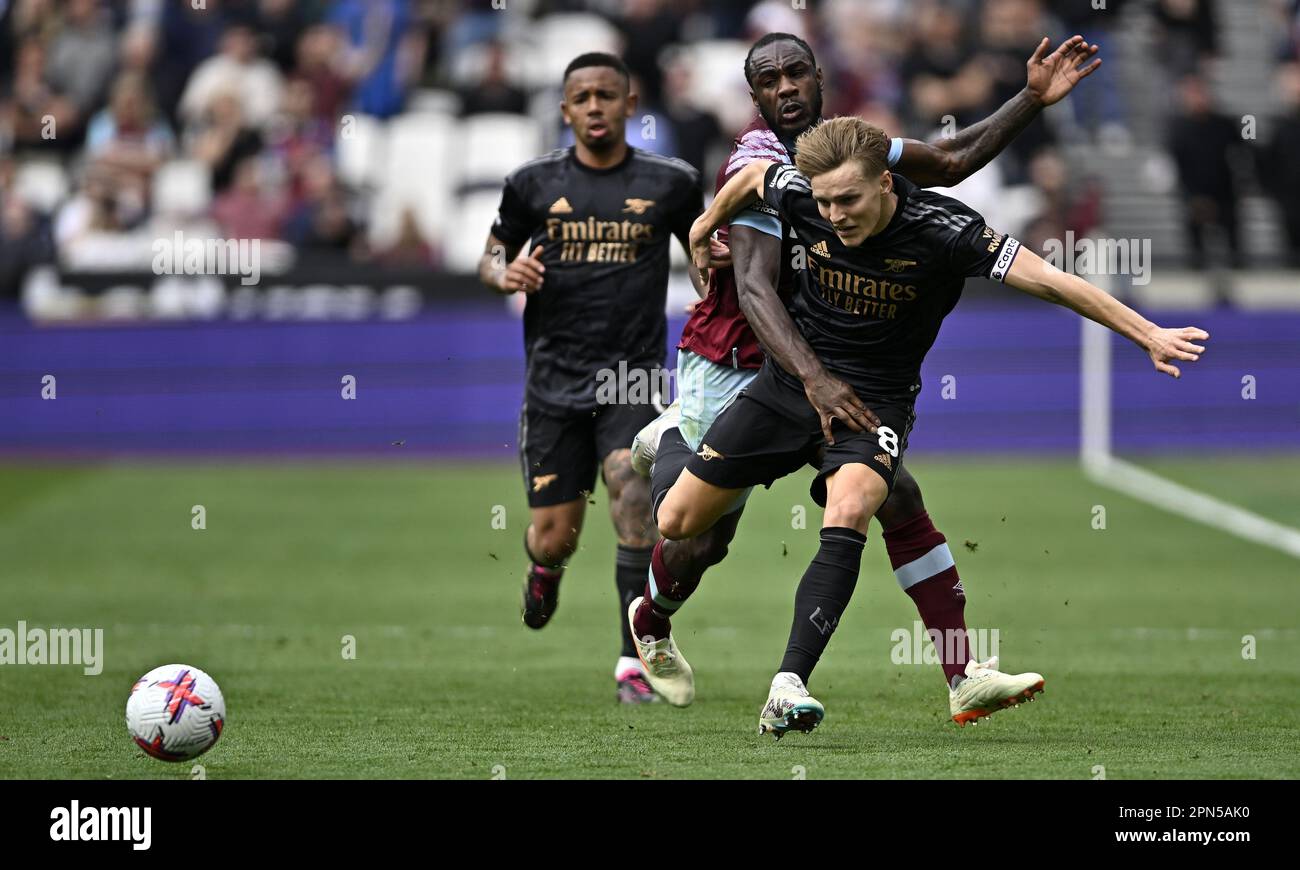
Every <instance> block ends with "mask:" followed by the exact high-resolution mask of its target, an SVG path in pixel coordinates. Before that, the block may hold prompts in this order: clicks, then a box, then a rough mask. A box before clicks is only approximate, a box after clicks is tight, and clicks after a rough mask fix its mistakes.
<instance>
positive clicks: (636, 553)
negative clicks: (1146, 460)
mask: <svg viewBox="0 0 1300 870" xmlns="http://www.w3.org/2000/svg"><path fill="white" fill-rule="evenodd" d="M654 549H655V548H654V547H625V546H623V545H622V544H619V545H618V557H617V559H616V560H615V568H614V582H615V584H616V585H617V586H618V601H619V606H618V624H619V625H620V626H622V627H623V635H622V637H623V655H625V656H627V657H629V658H636V645H635V644H633V643H632V632H631V630H630V629H629V628H628V625H627V606H628V605H629V604H631V603H632V599H634V598H636V597H637V596H639V595H641V594H642V593H644V591H645V581H646V577H647V576H649V573H650V554H651V553H653V552H654Z"/></svg>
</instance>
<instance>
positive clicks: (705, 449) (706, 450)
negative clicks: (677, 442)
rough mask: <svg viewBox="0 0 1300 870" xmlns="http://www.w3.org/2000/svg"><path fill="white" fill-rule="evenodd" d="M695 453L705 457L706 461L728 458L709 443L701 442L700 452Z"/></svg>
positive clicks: (702, 457)
mask: <svg viewBox="0 0 1300 870" xmlns="http://www.w3.org/2000/svg"><path fill="white" fill-rule="evenodd" d="M695 455H696V456H698V457H700V458H701V459H703V460H704V461H705V462H708V461H709V460H710V459H726V457H725V456H723V455H722V454H721V453H719V452H718V451H716V450H714V449H713V448H712V447H710V446H709V445H707V444H701V445H700V452H699V453H696V454H695Z"/></svg>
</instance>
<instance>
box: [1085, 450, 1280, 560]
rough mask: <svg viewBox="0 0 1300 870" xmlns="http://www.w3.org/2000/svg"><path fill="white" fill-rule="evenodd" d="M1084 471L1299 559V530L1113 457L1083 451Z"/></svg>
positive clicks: (1131, 493) (1108, 484)
mask: <svg viewBox="0 0 1300 870" xmlns="http://www.w3.org/2000/svg"><path fill="white" fill-rule="evenodd" d="M1083 470H1084V473H1085V474H1086V475H1087V476H1088V478H1089V479H1090V480H1092V481H1093V482H1094V483H1098V484H1101V485H1102V486H1106V487H1109V488H1111V489H1114V490H1117V491H1119V492H1122V493H1124V494H1125V495H1127V496H1129V497H1131V498H1135V499H1138V500H1139V501H1144V502H1146V503H1147V504H1152V505H1155V506H1156V507H1158V508H1160V509H1162V510H1165V511H1168V512H1169V513H1172V514H1178V515H1179V516H1183V517H1186V518H1188V519H1191V520H1195V521H1197V522H1199V523H1204V524H1205V525H1207V526H1213V527H1214V528H1216V529H1221V530H1223V531H1225V532H1228V533H1229V534H1233V535H1236V536H1237V537H1239V538H1245V539H1246V540H1248V541H1254V542H1255V543H1256V544H1262V545H1264V546H1265V547H1271V548H1273V549H1275V550H1281V551H1282V552H1283V553H1286V554H1287V555H1288V556H1291V557H1293V558H1296V559H1300V529H1293V528H1291V527H1290V526H1284V525H1282V524H1281V523H1278V522H1274V521H1273V520H1270V519H1268V518H1267V517H1262V516H1260V515H1259V514H1257V513H1254V512H1252V511H1248V510H1246V509H1245V508H1242V507H1238V506H1237V505H1235V504H1229V503H1228V502H1226V501H1220V500H1219V499H1217V498H1214V497H1213V496H1209V495H1206V494H1205V493H1203V492H1199V491H1197V490H1194V489H1189V488H1187V487H1185V486H1183V485H1182V484H1178V483H1174V482H1173V481H1172V480H1169V479H1167V478H1164V477H1161V476H1160V475H1158V474H1153V473H1152V472H1150V471H1147V470H1146V469H1145V468H1142V467H1140V466H1137V465H1134V464H1133V463H1131V462H1125V461H1124V460H1122V459H1116V458H1115V457H1113V456H1106V455H1104V454H1095V453H1094V454H1091V455H1088V454H1085V455H1084V457H1083Z"/></svg>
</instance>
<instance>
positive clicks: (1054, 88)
mask: <svg viewBox="0 0 1300 870" xmlns="http://www.w3.org/2000/svg"><path fill="white" fill-rule="evenodd" d="M1050 44H1051V41H1050V40H1049V39H1048V38H1047V37H1046V36H1044V37H1043V41H1042V42H1040V43H1039V44H1038V48H1037V49H1036V50H1035V51H1034V54H1033V56H1032V57H1030V58H1029V61H1028V63H1027V64H1026V65H1025V66H1026V68H1027V70H1028V75H1027V80H1026V83H1025V88H1024V90H1022V91H1021V92H1020V93H1018V94H1016V95H1015V96H1014V97H1012V98H1011V99H1009V100H1007V101H1006V102H1005V103H1003V104H1002V106H1001V108H999V109H998V110H997V111H996V112H994V113H993V114H992V115H989V116H988V117H987V118H985V119H984V120H982V121H980V122H979V123H977V124H972V125H971V126H969V127H967V128H966V129H964V130H962V131H960V132H959V133H958V134H957V135H956V136H954V137H952V138H950V139H944V138H940V139H936V140H935V141H933V142H918V141H916V140H915V139H905V140H903V152H902V154H901V155H900V156H899V158H898V162H897V163H896V164H895V165H894V168H895V169H897V170H898V171H899V172H901V173H902V174H903V175H906V176H907V177H908V178H909V179H911V180H912V181H913V182H915V183H916V184H919V185H921V186H922V187H951V186H952V185H954V184H957V183H959V182H961V181H963V180H964V179H966V178H968V177H969V176H971V175H973V174H974V173H975V172H976V171H978V170H980V169H982V168H983V167H984V166H985V165H987V164H988V162H989V161H990V160H992V159H993V158H994V157H996V156H997V155H998V154H1000V153H1001V152H1002V150H1003V149H1004V148H1006V147H1007V145H1009V144H1010V143H1011V140H1012V139H1014V138H1016V137H1017V136H1019V135H1020V131H1022V130H1024V129H1025V127H1027V126H1029V122H1030V121H1032V120H1034V118H1036V117H1038V113H1039V112H1040V111H1042V110H1043V109H1044V108H1046V107H1047V106H1050V105H1052V104H1053V103H1057V102H1060V101H1061V100H1062V99H1063V98H1064V97H1065V96H1066V95H1067V94H1069V93H1070V91H1072V90H1074V86H1075V85H1077V84H1078V83H1079V82H1080V81H1082V80H1083V79H1084V78H1087V77H1088V76H1089V75H1091V74H1092V73H1093V71H1094V70H1096V69H1097V67H1099V66H1101V59H1100V58H1095V59H1094V55H1096V53H1097V51H1098V46H1096V45H1092V46H1090V45H1088V43H1087V42H1086V41H1085V40H1084V38H1083V37H1082V36H1078V35H1075V36H1072V37H1070V38H1069V39H1067V40H1066V41H1065V42H1063V43H1061V44H1060V46H1058V47H1057V49H1056V51H1054V52H1052V53H1051V54H1049V55H1047V56H1046V57H1044V52H1046V51H1047V47H1048V46H1049V45H1050Z"/></svg>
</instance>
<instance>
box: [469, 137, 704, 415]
mask: <svg viewBox="0 0 1300 870" xmlns="http://www.w3.org/2000/svg"><path fill="white" fill-rule="evenodd" d="M702 210H703V197H702V195H701V193H700V175H699V172H697V171H696V170H695V169H694V168H693V167H692V166H691V165H690V164H688V163H686V162H684V161H682V160H678V159H676V158H672V157H660V156H659V155H657V154H651V153H649V152H646V151H642V150H640V149H637V148H629V149H628V153H627V158H626V159H625V160H624V161H623V162H622V163H620V164H618V165H617V166H612V167H609V168H608V169H593V168H592V167H589V166H585V165H583V164H582V163H580V162H578V159H577V157H575V156H574V153H573V149H572V148H569V149H563V150H559V151H553V152H551V153H550V154H548V155H546V156H545V157H542V158H539V159H537V160H533V161H531V162H529V163H525V164H524V165H523V166H521V167H519V168H518V169H516V170H515V171H514V172H513V173H511V175H510V176H509V177H508V178H507V179H506V184H505V190H504V191H503V192H502V195H501V209H500V213H499V214H498V215H497V219H496V223H494V224H493V226H492V234H493V235H494V236H496V237H497V238H498V239H500V240H501V241H503V242H506V243H507V244H510V245H524V246H525V247H526V249H527V250H528V251H530V252H531V251H532V249H533V248H535V247H536V246H537V245H539V244H540V245H542V254H541V258H540V259H541V261H542V263H543V264H544V265H545V266H546V274H545V276H544V279H543V282H542V288H541V290H539V291H537V292H536V293H532V294H530V295H529V297H528V303H527V305H526V306H525V308H524V347H525V350H526V353H527V357H528V383H527V388H526V392H525V401H526V402H527V403H528V404H529V405H532V406H535V407H540V408H542V409H545V410H550V411H554V412H564V411H578V410H591V409H593V408H595V407H596V386H597V381H598V373H599V372H600V370H601V369H610V370H612V371H617V370H618V365H619V363H620V362H624V363H625V364H626V365H627V367H628V368H629V369H630V368H635V367H646V368H653V367H656V366H662V365H663V363H664V354H665V349H666V342H667V329H668V325H667V318H666V317H665V314H664V305H665V302H666V299H667V293H668V253H669V246H670V245H672V244H674V242H673V237H674V236H680V237H681V238H683V239H685V238H686V236H687V234H688V233H689V232H690V228H691V224H692V223H693V222H694V220H695V218H696V217H698V216H699V214H700V212H701V211H702Z"/></svg>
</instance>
